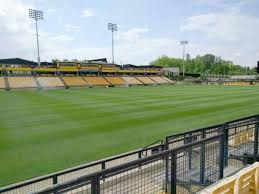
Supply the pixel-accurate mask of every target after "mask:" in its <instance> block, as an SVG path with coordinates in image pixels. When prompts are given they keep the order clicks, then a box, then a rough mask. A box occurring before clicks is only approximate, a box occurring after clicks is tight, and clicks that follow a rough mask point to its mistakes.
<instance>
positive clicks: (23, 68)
mask: <svg viewBox="0 0 259 194" xmlns="http://www.w3.org/2000/svg"><path fill="white" fill-rule="evenodd" d="M6 70H8V71H31V70H32V68H30V67H6Z"/></svg>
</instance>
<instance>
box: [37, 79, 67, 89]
mask: <svg viewBox="0 0 259 194" xmlns="http://www.w3.org/2000/svg"><path fill="white" fill-rule="evenodd" d="M37 80H38V82H39V84H40V86H41V87H42V88H55V87H64V86H65V85H64V84H63V83H62V81H61V80H60V78H59V77H37Z"/></svg>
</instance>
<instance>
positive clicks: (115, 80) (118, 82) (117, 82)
mask: <svg viewBox="0 0 259 194" xmlns="http://www.w3.org/2000/svg"><path fill="white" fill-rule="evenodd" d="M105 79H106V80H107V81H108V82H110V83H111V84H112V85H114V86H116V85H126V82H125V81H124V80H123V79H122V78H120V77H105Z"/></svg>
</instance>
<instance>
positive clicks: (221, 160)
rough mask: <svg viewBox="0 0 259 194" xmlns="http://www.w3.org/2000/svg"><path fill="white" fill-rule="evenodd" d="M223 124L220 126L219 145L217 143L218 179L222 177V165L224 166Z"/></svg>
mask: <svg viewBox="0 0 259 194" xmlns="http://www.w3.org/2000/svg"><path fill="white" fill-rule="evenodd" d="M224 126H225V125H224V124H223V125H222V128H221V131H220V133H221V137H220V142H219V143H220V145H219V179H222V178H223V177H224V167H225V165H224V164H225V162H224V161H225V147H226V144H225V133H224Z"/></svg>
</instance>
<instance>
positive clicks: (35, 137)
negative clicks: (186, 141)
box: [0, 86, 259, 186]
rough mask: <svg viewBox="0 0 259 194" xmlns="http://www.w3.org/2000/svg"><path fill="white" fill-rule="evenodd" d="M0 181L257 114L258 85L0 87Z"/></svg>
mask: <svg viewBox="0 0 259 194" xmlns="http://www.w3.org/2000/svg"><path fill="white" fill-rule="evenodd" d="M0 101H1V107H0V158H1V159H0V186H3V185H6V184H10V183H14V182H17V181H21V180H24V179H28V178H32V177H35V176H40V175H43V174H47V173H51V172H54V171H57V170H61V169H64V168H68V167H72V166H75V165H79V164H82V163H86V162H89V161H93V160H96V159H102V158H104V157H108V156H112V155H114V154H119V153H123V152H126V151H130V150H133V149H137V148H141V147H144V146H146V145H148V144H150V143H152V142H154V141H156V140H159V139H164V137H165V136H166V135H171V134H175V133H178V132H182V131H184V130H191V129H195V128H200V127H205V126H209V125H213V124H218V123H223V122H224V121H228V120H231V119H236V118H241V117H245V116H250V115H254V114H258V113H259V87H257V86H240V87H239V86H156V87H131V88H94V89H74V90H73V89H70V90H64V89H63V90H45V91H36V90H35V91H11V92H5V91H3V92H0Z"/></svg>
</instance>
